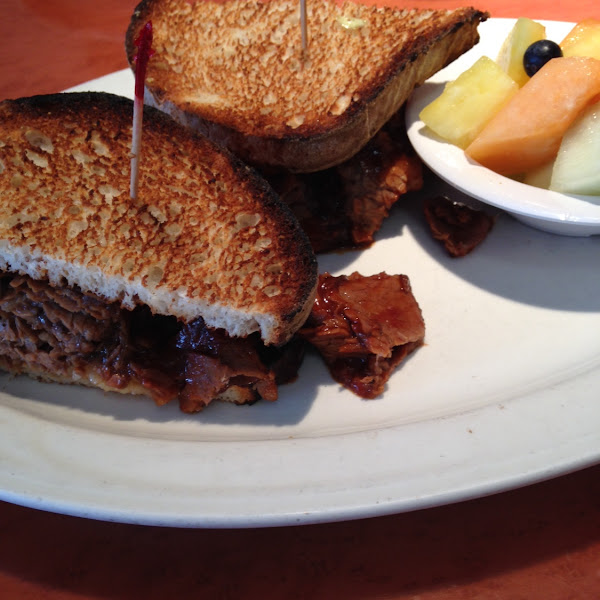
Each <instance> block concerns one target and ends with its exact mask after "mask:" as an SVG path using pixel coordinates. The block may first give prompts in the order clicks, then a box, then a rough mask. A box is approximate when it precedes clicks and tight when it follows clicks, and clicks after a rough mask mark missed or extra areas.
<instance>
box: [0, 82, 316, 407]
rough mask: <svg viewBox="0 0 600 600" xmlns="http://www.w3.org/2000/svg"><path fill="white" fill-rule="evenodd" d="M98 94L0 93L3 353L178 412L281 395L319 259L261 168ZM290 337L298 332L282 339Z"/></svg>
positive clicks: (26, 365) (159, 117) (11, 367)
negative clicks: (133, 164)
mask: <svg viewBox="0 0 600 600" xmlns="http://www.w3.org/2000/svg"><path fill="white" fill-rule="evenodd" d="M132 114H133V104H132V102H131V101H130V100H127V99H125V98H121V97H118V96H113V95H110V94H102V93H81V94H56V95H48V96H35V97H32V98H24V99H18V100H7V101H4V102H2V103H0V331H1V336H0V366H1V367H2V368H3V369H5V370H8V371H10V372H13V373H26V374H29V375H33V376H35V377H38V378H41V379H45V380H51V381H59V382H68V383H79V384H84V385H90V386H94V387H99V388H102V389H105V390H110V391H113V390H114V391H119V392H124V393H138V394H146V395H149V396H151V397H153V398H154V400H155V401H156V402H157V403H159V404H163V403H166V402H169V401H171V400H176V399H177V400H179V402H180V406H181V408H182V409H183V410H184V411H187V412H194V411H197V410H201V409H202V408H203V407H204V406H206V405H207V404H208V403H209V402H210V401H212V400H213V399H215V398H220V399H225V400H231V401H234V402H238V403H246V402H252V401H254V400H257V399H259V398H266V399H275V398H276V397H277V383H278V372H277V368H276V365H278V364H280V363H281V360H282V354H285V352H287V350H286V351H283V350H278V348H279V347H280V346H282V345H283V344H284V343H285V342H287V341H288V340H290V338H291V337H292V336H293V335H294V333H295V332H296V331H297V329H298V328H299V327H300V326H301V325H302V324H303V323H304V321H305V320H306V317H307V315H308V314H309V312H310V310H311V308H312V305H313V302H314V297H315V288H316V283H317V265H316V260H315V257H314V254H313V252H312V249H311V247H310V243H309V241H308V239H307V237H306V235H305V234H304V232H303V230H302V229H301V227H300V226H299V224H298V222H297V220H296V219H295V218H294V216H293V215H292V213H291V212H290V210H289V209H288V208H287V207H286V206H285V205H284V204H282V203H281V202H280V201H279V200H278V198H277V197H276V195H275V194H274V192H273V191H272V189H271V188H270V186H269V185H267V183H266V182H265V181H264V180H263V179H262V178H261V177H260V176H259V175H258V174H257V173H256V172H255V171H254V170H253V169H251V168H249V167H247V166H245V165H244V164H242V163H241V162H240V161H239V160H238V159H237V158H236V157H234V156H233V155H231V154H230V153H229V152H227V151H224V150H222V149H220V148H218V147H217V146H215V145H214V144H213V143H212V142H210V141H208V140H207V139H205V138H204V137H202V136H199V135H197V134H195V133H193V132H191V131H190V130H189V129H186V128H184V127H182V126H180V125H178V124H177V123H175V122H173V120H172V119H170V118H169V117H168V116H167V115H165V114H163V113H161V112H160V111H157V110H155V109H151V108H147V109H146V112H145V115H144V127H143V137H142V157H141V164H140V180H139V181H140V182H139V191H138V195H137V197H136V198H135V199H132V198H131V197H130V193H129V181H130V152H131V124H132ZM285 347H286V348H288V347H289V345H286V346H285Z"/></svg>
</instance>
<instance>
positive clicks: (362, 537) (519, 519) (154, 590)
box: [0, 0, 600, 600]
mask: <svg viewBox="0 0 600 600" xmlns="http://www.w3.org/2000/svg"><path fill="white" fill-rule="evenodd" d="M135 4H136V2H134V1H132V0H102V1H100V2H98V1H96V2H91V1H89V0H53V2H48V1H47V0H4V1H3V2H2V9H1V15H2V18H1V19H0V40H1V41H0V99H3V98H7V97H17V96H23V95H29V94H34V93H47V92H54V91H59V90H62V89H64V88H66V87H69V86H71V85H74V84H77V83H80V82H83V81H86V80H89V79H92V78H94V77H97V76H100V75H103V74H105V73H109V72H112V71H115V70H118V69H121V68H125V67H126V63H125V58H124V51H123V35H124V31H125V28H126V26H127V23H128V20H129V16H130V14H131V12H132V10H133V8H134V5H135ZM406 5H407V6H408V5H410V6H423V7H425V6H427V7H433V8H446V7H448V8H451V7H455V6H458V5H459V3H457V2H450V1H444V0H438V1H436V0H426V1H415V2H411V3H410V4H409V3H406ZM478 6H479V7H480V8H484V9H486V10H489V11H490V12H491V14H492V16H496V17H517V16H530V17H534V18H539V19H557V20H570V21H576V20H579V19H581V18H583V17H586V16H594V17H598V18H600V3H599V2H598V1H597V0H579V1H578V2H570V3H558V2H549V1H548V0H522V1H518V0H505V1H500V0H489V1H487V2H485V3H481V4H478ZM0 597H2V598H7V599H8V598H10V599H13V598H18V599H28V598H31V599H34V598H35V599H38V598H44V599H52V600H59V599H60V600H67V599H69V600H74V599H79V600H84V599H92V598H94V599H100V598H102V599H113V598H187V597H194V598H222V599H225V598H251V599H253V598H256V599H258V598H261V599H263V598H286V599H293V598H344V599H356V600H358V599H365V600H366V599H375V598H377V599H383V598H385V599H388V600H400V599H406V600H408V599H412V600H417V599H419V600H434V599H436V600H442V599H443V600H454V599H456V600H458V599H461V600H466V599H470V598H477V599H487V598H494V599H505V598H506V599H511V600H518V599H523V600H525V599H527V600H529V599H532V598H535V599H537V598H540V599H544V600H566V599H584V598H585V599H587V598H589V599H590V600H591V599H596V598H599V597H600V467H594V468H589V469H587V470H584V471H581V472H579V473H575V474H571V475H566V476H563V477H560V478H558V479H555V480H553V481H549V482H546V483H541V484H537V485H533V486H530V487H527V488H524V489H521V490H517V491H510V492H505V493H502V494H498V495H495V496H492V497H489V498H484V499H479V500H472V501H469V502H463V503H460V504H455V505H451V506H446V507H441V508H435V509H428V510H421V511H417V512H413V513H407V514H401V515H396V516H389V517H379V518H373V519H366V520H361V521H354V522H347V523H334V524H326V525H309V526H303V527H295V528H294V527H289V528H286V527H281V528H273V529H248V530H212V531H211V530H180V529H169V528H162V527H143V526H134V525H122V524H114V523H104V522H97V521H88V520H85V519H79V518H75V517H68V516H61V515H54V514H49V513H44V512H40V511H35V510H31V509H27V508H22V507H18V506H13V505H9V504H1V503H0Z"/></svg>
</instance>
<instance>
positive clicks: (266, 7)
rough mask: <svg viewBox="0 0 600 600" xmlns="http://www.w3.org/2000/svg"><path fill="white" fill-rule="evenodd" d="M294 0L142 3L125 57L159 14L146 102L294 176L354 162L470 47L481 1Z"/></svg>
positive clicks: (129, 33)
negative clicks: (304, 38)
mask: <svg viewBox="0 0 600 600" xmlns="http://www.w3.org/2000/svg"><path fill="white" fill-rule="evenodd" d="M307 10H308V17H307V22H308V36H309V43H308V50H307V53H306V55H303V53H302V47H301V32H300V24H299V23H300V21H299V19H300V17H299V3H298V0H268V1H266V2H265V1H264V0H225V1H224V2H212V1H196V2H190V1H189V0H142V2H141V3H140V4H139V5H138V6H137V8H136V9H135V11H134V14H133V16H132V19H131V22H130V25H129V28H128V31H127V35H126V43H125V45H126V52H127V57H128V60H129V62H130V64H131V65H133V61H134V57H135V53H136V46H135V39H136V37H137V35H138V33H139V30H140V29H141V27H143V26H144V24H145V23H146V22H147V21H152V26H153V31H154V44H153V48H154V51H155V54H154V56H153V57H152V58H151V59H150V63H149V66H148V76H147V79H146V100H147V102H149V103H152V104H154V105H155V106H157V107H159V108H160V109H161V110H163V111H165V112H167V113H169V114H170V115H171V116H173V117H174V118H175V119H177V120H178V121H180V122H182V123H184V124H185V125H187V126H190V127H193V128H194V129H196V130H199V131H201V132H202V133H204V134H206V135H208V136H209V137H210V138H211V139H213V140H214V141H216V142H217V143H219V144H221V145H224V146H226V147H228V148H229V149H230V150H232V151H233V152H234V153H235V154H237V155H238V156H240V157H241V158H242V159H243V160H244V161H246V162H249V163H251V164H255V165H257V166H260V167H265V166H267V167H276V168H286V169H288V170H291V171H296V172H310V171H318V170H321V169H325V168H328V167H331V166H334V165H336V164H339V163H341V162H343V161H344V160H347V159H348V158H350V157H351V156H353V155H354V154H356V152H357V151H358V150H359V149H360V148H361V147H362V146H364V145H365V144H366V143H367V142H368V141H369V139H371V138H372V137H373V135H374V134H375V133H376V132H377V131H378V130H379V129H380V128H381V126H382V125H383V124H384V123H385V122H386V121H388V120H389V118H390V117H391V116H392V115H393V114H394V113H395V112H396V111H397V110H398V109H399V108H400V106H401V105H402V104H403V103H404V102H405V101H406V99H407V98H408V97H409V95H410V93H411V92H412V90H413V89H414V87H415V86H417V85H419V84H421V83H423V82H424V81H425V80H426V79H427V78H429V77H430V76H431V75H433V74H434V73H435V72H437V71H438V70H440V69H441V68H442V67H444V66H445V65H447V64H448V63H449V62H451V61H452V60H454V59H456V58H457V57H458V56H460V55H461V54H462V53H464V52H465V51H466V50H468V49H470V48H471V47H472V46H473V45H474V44H476V43H477V41H478V40H479V36H478V33H477V26H478V24H479V23H480V22H481V21H483V20H485V19H486V18H487V14H486V13H483V12H481V11H479V10H476V9H474V8H459V9H456V10H443V11H442V10H418V9H398V8H396V9H394V8H376V7H373V6H364V5H361V4H356V3H352V2H344V3H343V4H340V3H339V2H337V1H336V0H312V1H311V2H307Z"/></svg>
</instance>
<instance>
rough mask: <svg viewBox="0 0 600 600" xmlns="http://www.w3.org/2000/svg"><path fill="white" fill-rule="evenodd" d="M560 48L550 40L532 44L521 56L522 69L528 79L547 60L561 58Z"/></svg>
mask: <svg viewBox="0 0 600 600" xmlns="http://www.w3.org/2000/svg"><path fill="white" fill-rule="evenodd" d="M562 55H563V53H562V50H561V49H560V46H559V45H558V44H557V43H556V42H553V41H551V40H539V41H538V42H533V44H531V46H529V48H527V50H525V54H524V55H523V67H524V68H525V73H527V75H529V77H533V75H535V74H536V73H537V72H538V71H539V70H540V69H541V68H542V67H543V66H544V65H545V64H546V63H547V62H548V61H549V60H551V59H553V58H559V57H560V56H562Z"/></svg>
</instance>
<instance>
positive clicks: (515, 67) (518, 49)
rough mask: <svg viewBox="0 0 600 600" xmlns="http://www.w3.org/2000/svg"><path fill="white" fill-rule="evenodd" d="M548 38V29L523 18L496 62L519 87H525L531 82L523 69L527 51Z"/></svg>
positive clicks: (506, 40)
mask: <svg viewBox="0 0 600 600" xmlns="http://www.w3.org/2000/svg"><path fill="white" fill-rule="evenodd" d="M545 37H546V28H545V27H544V26H543V25H542V24H541V23H537V22H536V21H532V20H531V19H527V18H525V17H521V18H520V19H517V22H516V23H515V25H514V27H513V28H512V30H511V32H510V33H509V34H508V37H507V38H506V39H505V40H504V43H503V44H502V47H501V48H500V53H499V54H498V58H497V59H496V62H497V63H498V64H499V65H500V67H502V69H504V71H506V73H508V74H509V75H510V77H512V78H513V79H514V80H515V81H516V82H517V83H518V84H519V87H522V86H524V85H525V84H526V83H527V81H528V80H529V75H527V73H525V68H524V67H523V55H524V54H525V50H527V48H529V46H531V44H533V42H537V41H539V40H543V39H545Z"/></svg>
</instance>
